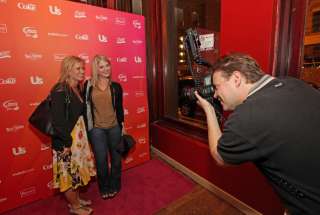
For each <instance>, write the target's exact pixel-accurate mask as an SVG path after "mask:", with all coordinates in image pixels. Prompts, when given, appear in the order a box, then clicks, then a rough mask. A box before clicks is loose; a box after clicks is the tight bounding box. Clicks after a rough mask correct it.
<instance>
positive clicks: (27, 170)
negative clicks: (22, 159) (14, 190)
mask: <svg viewBox="0 0 320 215" xmlns="http://www.w3.org/2000/svg"><path fill="white" fill-rule="evenodd" d="M33 171H34V168H32V169H25V170H22V171H19V172H15V173H12V176H18V175H25V174H28V173H30V172H33Z"/></svg>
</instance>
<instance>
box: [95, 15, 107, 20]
mask: <svg viewBox="0 0 320 215" xmlns="http://www.w3.org/2000/svg"><path fill="white" fill-rule="evenodd" d="M96 20H98V21H100V22H105V21H107V20H108V17H107V16H104V15H96Z"/></svg>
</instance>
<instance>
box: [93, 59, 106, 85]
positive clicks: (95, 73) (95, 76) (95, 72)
mask: <svg viewBox="0 0 320 215" xmlns="http://www.w3.org/2000/svg"><path fill="white" fill-rule="evenodd" d="M102 61H103V62H107V63H108V64H109V65H110V66H111V61H110V60H109V59H108V58H107V57H106V56H104V55H96V56H94V58H93V61H92V75H91V84H92V86H96V84H97V82H98V64H99V63H100V62H102Z"/></svg>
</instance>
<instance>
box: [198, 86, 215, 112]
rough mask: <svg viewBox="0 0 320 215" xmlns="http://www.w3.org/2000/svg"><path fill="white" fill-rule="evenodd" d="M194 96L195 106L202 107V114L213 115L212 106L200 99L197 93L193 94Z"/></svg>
mask: <svg viewBox="0 0 320 215" xmlns="http://www.w3.org/2000/svg"><path fill="white" fill-rule="evenodd" d="M194 94H195V96H196V97H197V99H198V100H197V104H198V105H199V106H200V107H202V109H203V110H204V112H206V113H207V114H209V113H215V111H214V108H213V106H212V105H211V104H210V103H209V102H208V101H207V100H205V99H204V98H202V97H201V96H200V95H199V93H198V92H197V91H195V92H194Z"/></svg>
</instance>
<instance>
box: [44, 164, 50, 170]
mask: <svg viewBox="0 0 320 215" xmlns="http://www.w3.org/2000/svg"><path fill="white" fill-rule="evenodd" d="M50 169H52V164H47V165H43V166H42V170H43V171H46V170H50Z"/></svg>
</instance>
